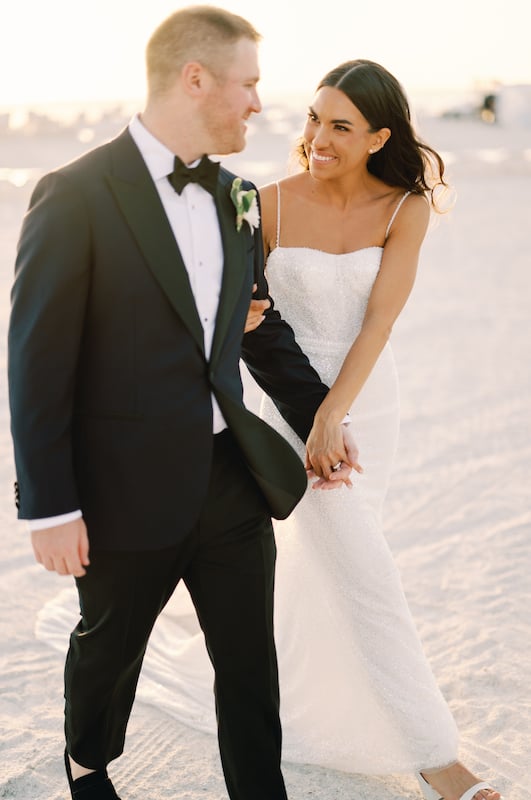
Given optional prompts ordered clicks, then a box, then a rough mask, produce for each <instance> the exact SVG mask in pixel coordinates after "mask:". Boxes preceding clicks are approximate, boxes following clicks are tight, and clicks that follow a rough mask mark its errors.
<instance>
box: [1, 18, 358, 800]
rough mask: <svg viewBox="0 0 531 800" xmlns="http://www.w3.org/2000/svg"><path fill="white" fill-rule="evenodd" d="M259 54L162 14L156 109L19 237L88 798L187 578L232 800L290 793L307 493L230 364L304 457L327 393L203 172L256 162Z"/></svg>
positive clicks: (257, 249) (73, 785)
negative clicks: (276, 532) (296, 559)
mask: <svg viewBox="0 0 531 800" xmlns="http://www.w3.org/2000/svg"><path fill="white" fill-rule="evenodd" d="M258 40H259V35H258V34H257V32H256V31H255V30H254V28H253V27H252V26H251V25H250V24H249V23H248V22H247V21H246V20H244V19H242V18H241V17H237V16H235V15H233V14H230V13H228V12H226V11H223V10H221V9H216V8H212V7H208V6H197V7H190V8H186V9H182V10H181V11H178V12H176V13H175V14H173V15H172V16H171V17H169V18H168V19H167V20H166V21H165V22H163V23H162V24H161V25H160V26H159V28H158V29H157V30H156V31H155V33H154V34H153V36H152V37H151V39H150V41H149V44H148V47H147V75H148V99H147V104H146V108H145V110H144V112H143V113H142V114H141V115H139V116H137V117H135V118H134V119H133V120H132V121H131V123H130V125H129V126H128V128H127V129H126V130H125V131H124V132H123V133H121V134H120V135H119V136H118V137H117V138H116V139H114V140H113V141H111V142H109V143H107V144H105V145H103V146H101V147H99V148H97V149H95V150H93V151H91V152H89V153H87V154H86V155H84V156H83V157H81V158H80V159H78V160H76V161H74V162H72V163H70V164H68V165H67V166H65V167H62V168H60V169H58V170H57V171H55V172H53V173H51V174H49V175H47V176H45V177H44V178H43V179H42V180H41V181H40V182H39V183H38V185H37V187H36V189H35V191H34V194H33V196H32V199H31V203H30V208H29V210H28V213H27V215H26V217H25V220H24V224H23V228H22V232H21V237H20V243H19V249H18V256H17V265H16V277H15V283H14V286H13V293H12V301H13V304H12V314H11V320H10V330H9V381H10V403H11V415H12V431H13V440H14V447H15V460H16V469H17V504H18V507H19V517H20V518H21V519H25V520H30V523H29V524H30V528H31V531H32V542H33V547H34V551H35V554H36V558H37V560H38V561H39V562H40V563H42V564H43V565H44V566H45V567H46V568H47V569H50V570H55V571H57V572H58V573H60V574H71V575H73V576H75V578H76V582H77V586H78V591H79V597H80V608H81V619H80V622H79V624H78V625H77V627H76V629H75V630H74V631H73V633H72V636H71V640H70V648H69V652H68V656H67V661H66V668H65V701H66V702H65V733H66V745H67V747H66V751H65V766H66V770H67V775H68V779H69V785H70V789H71V793H72V797H73V798H78V800H95V799H96V798H97V800H106V799H107V798H110V799H112V798H117V794H116V792H115V790H114V787H113V785H112V783H111V781H110V779H109V778H108V775H107V771H106V767H107V764H108V763H109V762H110V761H111V760H112V759H115V758H117V757H118V756H119V755H120V754H121V752H122V750H123V744H124V738H125V732H126V726H127V721H128V718H129V714H130V711H131V706H132V703H133V699H134V695H135V690H136V684H137V680H138V676H139V672H140V668H141V664H142V659H143V656H144V651H145V648H146V645H147V642H148V638H149V635H150V632H151V629H152V627H153V624H154V622H155V620H156V618H157V615H158V614H159V613H160V611H161V610H162V608H163V607H164V605H165V603H166V602H167V601H168V599H169V597H170V596H171V594H172V592H173V591H174V589H175V586H176V585H177V583H178V582H179V581H180V580H181V579H183V580H184V581H185V583H186V586H187V587H188V590H189V591H190V594H191V597H192V599H193V602H194V605H195V608H196V610H197V614H198V617H199V620H200V623H201V626H202V629H203V632H204V635H205V640H206V645H207V648H208V652H209V654H210V657H211V659H212V663H213V665H214V669H215V676H216V678H215V698H216V708H217V716H218V727H219V744H220V752H221V759H222V765H223V771H224V775H225V779H226V783H227V787H228V791H229V795H230V797H231V798H232V800H262V799H263V800H266V798H267V800H284V798H285V797H286V794H285V788H284V783H283V779H282V774H281V770H280V753H281V729H280V723H279V714H278V704H279V698H278V676H277V664H276V655H275V646H274V640H273V623H272V620H273V599H272V598H273V579H274V562H275V543H274V538H273V532H272V526H271V516H274V517H277V518H284V517H286V516H287V515H288V514H289V513H290V511H291V510H292V509H293V507H294V506H295V505H296V503H297V502H298V501H299V499H300V498H301V496H302V494H303V492H304V490H305V488H306V484H307V476H306V474H305V471H304V468H303V465H302V464H301V462H300V459H299V458H298V457H297V455H296V454H295V453H294V451H293V450H292V449H291V448H290V447H289V445H287V443H286V442H285V441H284V440H283V439H282V438H281V437H280V436H279V435H278V434H276V433H275V432H274V431H273V430H272V429H271V428H269V427H268V426H267V425H266V424H265V423H263V422H262V421H261V420H259V419H258V418H257V417H256V416H254V415H253V414H251V413H250V412H249V411H248V410H247V409H245V407H244V405H243V400H242V384H241V378H240V372H239V359H240V357H241V356H242V355H243V358H244V359H245V361H246V363H247V365H248V366H249V368H250V370H251V373H252V374H253V375H254V377H255V378H256V380H257V381H258V383H259V384H260V385H261V386H262V388H263V389H264V390H265V391H267V392H268V393H269V394H270V395H271V396H272V397H273V399H274V400H275V402H276V403H277V405H278V407H279V409H280V411H281V413H282V414H283V415H284V416H285V418H286V419H287V420H288V421H289V423H290V424H291V425H292V427H293V428H294V430H296V431H297V433H298V434H299V435H300V437H301V438H302V439H306V438H307V437H308V434H309V432H310V430H311V428H312V421H313V417H314V414H315V412H316V410H317V408H318V407H319V405H320V403H321V401H322V399H323V397H324V396H325V394H326V392H327V387H326V386H324V385H323V384H322V383H321V381H320V379H319V377H318V375H317V374H316V373H315V371H314V370H313V369H312V367H311V366H310V364H309V363H308V361H307V359H306V357H305V356H304V354H303V353H302V352H301V350H300V349H299V347H298V346H297V344H296V342H295V340H294V337H293V333H292V331H291V329H290V328H289V326H288V325H287V324H286V323H285V322H283V320H282V319H281V318H280V316H279V314H278V312H277V311H276V310H275V309H274V307H273V304H272V302H271V301H270V298H269V301H270V303H271V305H270V307H269V308H267V310H265V311H264V316H265V319H264V321H263V323H262V324H261V325H260V326H259V327H258V328H257V329H256V330H254V331H252V332H250V333H247V334H245V336H244V335H243V330H244V324H245V319H246V315H247V311H248V308H249V303H250V300H251V295H252V288H253V283H257V284H258V290H257V293H256V297H258V298H263V299H266V298H268V290H267V285H266V281H265V277H264V274H263V264H262V257H263V256H262V244H261V237H260V229H259V227H257V226H256V224H257V214H256V213H255V211H256V210H257V209H255V208H254V202H256V201H254V200H253V195H252V194H246V192H247V191H249V190H252V189H253V187H252V185H251V184H249V183H246V182H244V183H243V184H242V185H241V186H240V185H239V184H238V182H236V184H235V185H234V179H235V178H236V176H235V175H232V174H231V173H229V172H228V171H227V170H225V169H223V168H219V165H217V164H215V163H213V162H211V161H210V160H209V159H207V158H206V156H205V154H214V153H216V154H228V153H231V152H237V151H240V150H242V149H243V147H244V145H245V130H246V126H245V120H246V119H247V118H248V117H249V116H250V114H251V113H258V112H259V111H260V101H259V98H258V94H257V89H256V85H257V81H258V77H259V73H258V61H257V42H258ZM198 161H199V164H197V162H198ZM186 165H188V166H186ZM238 190H239V191H240V192H244V194H243V195H242V194H238ZM231 195H232V196H231ZM242 203H243V218H242ZM237 207H238V208H237ZM238 211H239V212H240V215H239V216H238ZM245 212H247V213H245ZM237 217H238V218H237ZM267 305H268V303H267V302H264V308H265V307H266V306H267ZM242 339H243V341H242ZM336 428H337V426H336ZM336 428H333V429H332V428H331V429H330V430H326V431H323V433H322V435H321V437H320V438H319V436H317V437H315V439H316V441H315V451H314V460H312V453H310V454H309V458H310V460H312V464H313V466H314V467H315V471H316V473H317V475H319V476H322V479H327V478H329V476H330V472H331V469H332V466H333V465H334V464H336V462H339V461H343V462H345V463H346V467H344V468H342V469H341V470H340V471H339V473H338V474H337V476H338V477H339V479H340V481H341V480H344V481H345V482H348V473H349V471H350V466H349V465H348V462H349V460H350V461H352V460H353V459H352V455H351V452H352V451H350V450H349V448H348V447H346V446H345V445H344V444H343V439H342V435H343V434H342V432H341V431H340V430H338V429H336ZM89 545H90V548H89Z"/></svg>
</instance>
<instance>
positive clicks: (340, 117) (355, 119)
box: [303, 86, 384, 179]
mask: <svg viewBox="0 0 531 800" xmlns="http://www.w3.org/2000/svg"><path fill="white" fill-rule="evenodd" d="M383 130H384V129H383ZM379 133H380V132H377V133H374V132H373V133H371V132H370V125H369V123H368V122H367V120H366V119H365V117H364V116H363V115H362V114H361V113H360V111H358V109H357V108H356V106H355V105H354V104H353V103H352V102H351V101H350V100H349V98H348V97H347V96H346V95H345V94H343V92H342V91H340V90H339V89H336V88H334V87H332V86H323V87H322V88H321V89H319V91H318V92H317V94H316V95H315V98H314V100H313V103H312V105H311V106H310V110H309V112H308V119H307V122H306V125H305V127H304V133H303V136H304V141H305V146H306V151H307V154H308V160H309V167H310V173H311V174H312V175H313V176H314V177H315V178H320V179H321V178H323V179H327V178H339V177H343V176H344V175H346V174H347V173H349V172H350V171H352V170H353V169H356V168H358V169H359V167H360V165H365V164H366V162H367V159H368V157H369V149H370V148H375V149H378V144H377V142H378V136H379Z"/></svg>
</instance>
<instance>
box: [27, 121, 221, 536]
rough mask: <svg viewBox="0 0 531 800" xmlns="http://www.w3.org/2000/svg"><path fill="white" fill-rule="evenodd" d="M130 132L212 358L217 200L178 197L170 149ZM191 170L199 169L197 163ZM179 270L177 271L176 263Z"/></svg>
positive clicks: (217, 283)
mask: <svg viewBox="0 0 531 800" xmlns="http://www.w3.org/2000/svg"><path fill="white" fill-rule="evenodd" d="M129 133H130V134H131V136H132V137H133V140H134V142H135V144H136V146H137V147H138V149H139V150H140V153H141V155H142V158H143V159H144V161H145V162H146V167H147V168H148V170H149V173H150V175H151V177H152V178H153V181H154V183H155V186H156V189H157V191H158V193H159V197H160V199H161V202H162V205H163V207H164V211H165V212H166V215H167V217H168V220H169V223H170V225H171V229H172V231H173V234H174V236H175V239H176V241H177V244H178V246H179V250H180V252H181V256H182V258H183V261H184V265H185V267H186V271H187V273H188V279H189V281H190V286H191V287H192V292H193V295H194V299H195V303H196V307H197V311H198V314H199V318H200V320H201V324H202V326H203V333H204V346H205V355H206V358H207V359H208V358H209V357H210V352H211V349H212V340H213V338H214V330H215V327H216V316H217V311H218V304H219V296H220V293H221V283H222V279H223V258H224V256H223V244H222V239H221V231H220V228H219V220H218V215H217V212H216V206H215V203H214V198H213V197H212V195H211V194H210V193H209V192H207V191H206V190H205V189H203V187H202V186H199V184H197V183H189V184H187V185H186V186H185V187H184V189H183V190H182V192H181V194H180V195H179V194H177V192H176V191H175V190H174V188H173V186H172V185H171V184H170V182H169V180H168V175H169V174H170V173H172V172H173V161H174V154H173V153H172V152H171V150H168V148H167V147H166V146H165V145H163V144H162V142H159V140H158V139H156V138H155V137H154V136H153V135H152V134H151V133H150V132H149V131H148V130H147V129H146V128H145V127H144V125H143V124H142V122H141V120H140V118H139V117H138V116H135V117H133V119H132V120H131V122H130V123H129ZM188 166H195V162H194V164H191V165H188ZM175 268H176V269H178V268H179V267H178V266H177V264H176V265H175ZM211 397H212V412H213V432H214V433H219V432H220V431H222V430H223V429H224V428H226V427H227V424H226V422H225V420H224V419H223V415H222V413H221V410H220V408H219V406H218V404H217V401H216V398H215V397H214V395H211ZM79 517H81V511H79V510H78V511H72V512H69V513H67V514H59V515H58V516H56V517H46V518H44V519H32V520H28V524H29V528H30V530H42V529H44V528H51V527H53V526H55V525H62V524H64V523H66V522H70V521H72V520H74V519H79Z"/></svg>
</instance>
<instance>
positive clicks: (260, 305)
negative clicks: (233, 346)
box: [243, 283, 271, 333]
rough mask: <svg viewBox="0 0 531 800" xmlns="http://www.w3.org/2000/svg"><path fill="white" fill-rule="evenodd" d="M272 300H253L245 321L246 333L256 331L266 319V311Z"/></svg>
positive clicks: (254, 287)
mask: <svg viewBox="0 0 531 800" xmlns="http://www.w3.org/2000/svg"><path fill="white" fill-rule="evenodd" d="M256 288H257V286H256V283H255V284H254V285H253V292H256ZM270 305H271V302H270V301H269V300H251V305H250V306H249V311H248V312H247V319H246V321H245V328H244V329H243V332H244V333H249V331H254V330H255V329H256V328H258V326H259V325H261V324H262V322H263V321H264V319H265V317H264V311H267V309H268V308H269V306H270Z"/></svg>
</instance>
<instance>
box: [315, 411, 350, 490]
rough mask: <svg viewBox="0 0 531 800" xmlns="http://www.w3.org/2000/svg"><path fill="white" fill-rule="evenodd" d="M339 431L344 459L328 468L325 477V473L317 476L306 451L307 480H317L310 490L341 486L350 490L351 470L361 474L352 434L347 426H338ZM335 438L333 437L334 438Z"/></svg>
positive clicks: (338, 487)
mask: <svg viewBox="0 0 531 800" xmlns="http://www.w3.org/2000/svg"><path fill="white" fill-rule="evenodd" d="M338 427H339V431H340V435H341V438H342V444H343V447H344V450H345V454H346V458H345V459H340V460H338V461H337V462H336V464H333V465H332V466H331V467H330V466H329V468H328V470H327V472H328V475H326V473H325V471H324V470H323V473H322V474H321V475H320V476H318V474H317V471H316V470H315V469H314V467H313V464H312V462H311V461H310V459H309V451H308V449H307V450H306V474H307V475H308V478H309V479H311V478H317V480H316V481H315V482H314V483H313V484H312V489H324V490H328V489H340V488H341V486H342V485H343V484H345V486H347V487H348V488H349V489H351V488H352V481H351V480H350V473H351V472H352V470H353V469H354V470H356V472H358V473H359V474H361V473H362V472H363V467H362V466H361V465H360V464H359V461H358V458H359V450H358V446H357V444H356V442H355V440H354V434H353V433H352V431H351V428H350V426H349V425H340V426H338ZM313 432H314V431H313V430H312V431H311V432H310V437H311V436H312V433H313ZM310 437H309V438H308V442H310ZM334 438H335V437H334Z"/></svg>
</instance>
